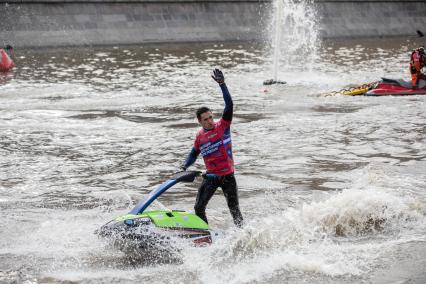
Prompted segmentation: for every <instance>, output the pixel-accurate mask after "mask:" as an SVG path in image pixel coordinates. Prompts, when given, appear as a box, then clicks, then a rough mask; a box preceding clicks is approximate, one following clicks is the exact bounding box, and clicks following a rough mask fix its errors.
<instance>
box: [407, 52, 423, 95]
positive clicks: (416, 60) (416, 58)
mask: <svg viewBox="0 0 426 284" xmlns="http://www.w3.org/2000/svg"><path fill="white" fill-rule="evenodd" d="M425 66H426V54H425V48H424V46H421V47H419V48H417V49H415V50H413V52H411V56H410V73H411V85H412V86H413V89H416V88H417V87H418V85H419V80H426V75H425V74H423V73H422V68H423V67H425Z"/></svg>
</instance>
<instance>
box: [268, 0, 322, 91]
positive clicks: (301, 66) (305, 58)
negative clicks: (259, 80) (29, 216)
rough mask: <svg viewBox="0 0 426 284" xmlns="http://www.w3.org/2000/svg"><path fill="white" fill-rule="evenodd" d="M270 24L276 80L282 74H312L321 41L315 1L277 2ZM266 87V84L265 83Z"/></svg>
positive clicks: (278, 0)
mask: <svg viewBox="0 0 426 284" xmlns="http://www.w3.org/2000/svg"><path fill="white" fill-rule="evenodd" d="M273 9H274V11H273V16H272V21H271V28H270V30H271V39H270V42H271V46H272V49H273V58H272V63H273V79H272V80H268V82H272V83H275V82H279V80H278V75H279V74H278V73H279V70H283V71H295V70H298V71H300V70H302V71H303V70H311V69H312V67H313V65H314V63H315V60H316V59H317V56H318V54H317V50H318V46H319V37H318V29H317V23H316V21H317V15H316V10H315V6H314V3H313V1H311V0H306V1H296V0H275V2H274V5H273ZM265 84H266V82H265Z"/></svg>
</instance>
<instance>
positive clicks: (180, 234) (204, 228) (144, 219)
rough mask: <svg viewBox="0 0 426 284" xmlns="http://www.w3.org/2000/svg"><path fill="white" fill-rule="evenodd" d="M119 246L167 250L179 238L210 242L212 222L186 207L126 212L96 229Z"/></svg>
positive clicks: (126, 248) (201, 243)
mask: <svg viewBox="0 0 426 284" xmlns="http://www.w3.org/2000/svg"><path fill="white" fill-rule="evenodd" d="M96 233H97V234H98V235H99V236H101V237H103V238H105V239H108V240H109V241H111V243H112V244H113V245H114V247H117V248H118V249H120V250H122V251H129V250H153V249H155V250H163V249H164V250H168V249H169V248H172V247H175V246H174V244H176V243H178V242H185V243H189V244H192V245H207V244H210V243H211V242H212V234H211V232H210V230H209V226H208V224H207V223H205V222H204V221H203V220H202V219H201V218H199V217H198V216H196V215H195V214H192V213H188V212H184V211H164V210H158V211H145V212H144V213H143V214H137V215H133V214H127V215H123V216H120V217H118V218H116V219H114V220H112V221H110V222H108V223H107V224H105V225H103V226H102V227H101V228H100V229H99V230H98V231H97V232H96Z"/></svg>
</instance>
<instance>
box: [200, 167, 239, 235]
mask: <svg viewBox="0 0 426 284" xmlns="http://www.w3.org/2000/svg"><path fill="white" fill-rule="evenodd" d="M218 187H221V188H222V191H223V194H224V195H225V198H226V202H227V203H228V207H229V211H231V215H232V218H233V219H234V223H235V225H236V226H238V227H241V226H242V225H243V216H242V215H241V212H240V208H239V204H238V191H237V181H236V180H235V176H234V174H229V175H226V176H217V177H216V178H209V179H207V178H205V179H204V180H203V182H202V184H201V186H200V188H199V189H198V194H197V200H196V201H195V207H194V209H195V214H197V216H198V217H200V218H201V219H203V220H204V221H205V222H206V223H207V217H206V206H207V203H209V201H210V199H211V198H212V196H213V195H214V193H215V192H216V189H217V188H218Z"/></svg>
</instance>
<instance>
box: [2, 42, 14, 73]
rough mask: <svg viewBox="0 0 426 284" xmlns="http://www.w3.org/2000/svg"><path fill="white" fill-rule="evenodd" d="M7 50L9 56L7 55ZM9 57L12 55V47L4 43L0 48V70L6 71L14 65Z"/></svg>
mask: <svg viewBox="0 0 426 284" xmlns="http://www.w3.org/2000/svg"><path fill="white" fill-rule="evenodd" d="M7 51H8V52H9V53H10V54H11V56H9V54H8V53H7ZM11 57H13V47H12V46H11V45H6V47H5V48H4V49H0V72H8V71H10V70H11V69H12V68H13V67H15V63H13V60H12V58H11Z"/></svg>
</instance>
